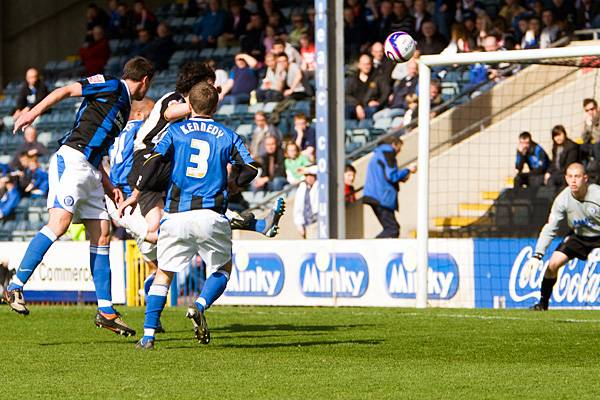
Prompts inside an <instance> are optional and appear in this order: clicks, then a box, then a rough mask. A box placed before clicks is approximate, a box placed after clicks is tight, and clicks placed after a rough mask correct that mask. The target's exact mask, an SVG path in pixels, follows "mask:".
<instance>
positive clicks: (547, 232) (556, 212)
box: [534, 195, 566, 260]
mask: <svg viewBox="0 0 600 400" xmlns="http://www.w3.org/2000/svg"><path fill="white" fill-rule="evenodd" d="M565 215H566V210H565V206H564V203H563V196H560V195H559V196H558V197H557V198H556V199H555V200H554V204H552V210H551V211H550V216H549V217H548V222H546V225H544V227H543V228H542V230H541V232H540V236H539V238H538V240H537V243H536V245H535V253H534V257H536V258H539V259H540V260H541V259H542V257H543V256H544V254H545V253H546V249H548V246H550V243H551V242H552V239H554V238H555V237H556V234H557V233H558V230H559V228H560V223H561V221H562V220H563V219H565Z"/></svg>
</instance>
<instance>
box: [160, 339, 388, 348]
mask: <svg viewBox="0 0 600 400" xmlns="http://www.w3.org/2000/svg"><path fill="white" fill-rule="evenodd" d="M382 343H384V341H383V340H376V339H372V340H323V341H315V342H289V343H252V344H251V343H247V344H218V345H214V346H212V345H208V347H211V348H228V349H272V348H284V347H313V346H338V345H359V346H365V345H366V346H376V345H380V344H382ZM198 347H204V346H200V345H198V344H197V343H196V344H190V345H189V346H173V347H168V348H166V349H165V350H177V349H191V348H198Z"/></svg>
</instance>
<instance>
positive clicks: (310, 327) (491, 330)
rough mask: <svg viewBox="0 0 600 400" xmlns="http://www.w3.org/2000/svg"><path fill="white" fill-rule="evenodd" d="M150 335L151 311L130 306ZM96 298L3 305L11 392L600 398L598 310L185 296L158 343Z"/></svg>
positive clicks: (0, 392) (0, 342)
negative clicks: (125, 327)
mask: <svg viewBox="0 0 600 400" xmlns="http://www.w3.org/2000/svg"><path fill="white" fill-rule="evenodd" d="M121 311H122V312H123V314H124V318H125V320H126V321H127V322H128V323H129V324H130V325H132V326H134V327H135V328H137V329H138V332H139V333H138V334H141V327H142V323H143V317H144V310H143V309H142V308H125V307H122V308H121ZM94 313H95V311H94V308H92V307H76V306H72V307H49V306H35V305H34V306H33V307H32V313H31V315H30V316H29V317H25V318H23V317H21V316H18V315H16V314H14V313H12V312H11V311H9V309H8V307H6V306H2V307H0V351H1V354H2V364H3V367H4V368H3V372H2V374H1V375H0V398H2V399H4V398H12V399H14V398H22V399H33V398H51V399H65V398H76V399H86V398H90V399H106V400H108V399H120V398H123V399H131V398H140V399H141V398H157V399H163V398H164V399H166V398H168V399H220V400H224V399H244V400H248V399H536V400H545V399H598V398H600V378H599V376H600V375H599V371H600V365H599V361H600V318H599V314H598V312H597V311H549V312H546V313H533V312H528V311H522V310H517V311H508V310H448V309H428V310H414V309H382V308H291V307H290V308H283V307H219V306H217V307H214V308H213V309H211V310H210V311H209V312H208V313H207V319H208V323H209V326H210V327H211V333H212V341H211V343H210V344H209V345H207V346H201V345H199V344H198V343H197V342H196V340H195V339H193V332H192V328H191V323H190V322H189V320H187V319H186V318H185V316H184V314H185V310H184V309H183V308H170V309H167V310H166V311H165V313H164V314H163V318H162V320H163V323H164V325H165V328H166V329H167V330H168V332H167V333H166V334H163V335H159V337H158V340H157V344H156V347H157V349H156V351H154V352H140V351H136V350H134V344H135V341H136V339H135V338H124V337H120V336H117V335H115V334H113V333H111V332H109V331H106V330H98V329H96V328H95V327H94V326H93V322H92V320H93V317H94Z"/></svg>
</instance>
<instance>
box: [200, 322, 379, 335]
mask: <svg viewBox="0 0 600 400" xmlns="http://www.w3.org/2000/svg"><path fill="white" fill-rule="evenodd" d="M372 326H374V325H373V324H353V325H292V324H275V325H273V324H264V325H251V324H232V325H227V326H222V327H218V328H214V329H211V331H214V332H222V333H237V332H246V333H248V332H266V331H280V332H281V331H292V332H333V331H339V330H345V329H357V328H368V327H372Z"/></svg>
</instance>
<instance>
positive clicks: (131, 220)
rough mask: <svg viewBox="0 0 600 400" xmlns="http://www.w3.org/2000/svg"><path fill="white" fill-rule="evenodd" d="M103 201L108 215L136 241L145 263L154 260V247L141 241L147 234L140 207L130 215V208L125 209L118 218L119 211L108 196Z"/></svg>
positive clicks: (146, 223)
mask: <svg viewBox="0 0 600 400" xmlns="http://www.w3.org/2000/svg"><path fill="white" fill-rule="evenodd" d="M105 200H106V208H107V210H108V214H109V215H110V217H111V218H112V219H113V220H114V221H116V223H117V224H119V226H122V227H123V228H125V230H126V231H127V232H128V233H129V234H130V235H132V236H133V237H134V238H135V239H136V241H137V242H138V247H139V249H140V253H142V256H143V257H144V259H145V260H146V261H154V260H156V245H155V244H154V243H149V242H146V241H144V240H143V239H144V238H146V235H147V234H148V222H146V218H144V216H143V215H142V211H141V210H140V207H139V206H136V207H135V209H134V210H133V213H131V214H130V210H131V207H128V208H126V209H125V214H124V215H123V217H121V218H119V213H118V211H119V210H118V209H117V206H116V205H115V203H114V202H113V201H112V200H111V199H110V198H108V196H105Z"/></svg>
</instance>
